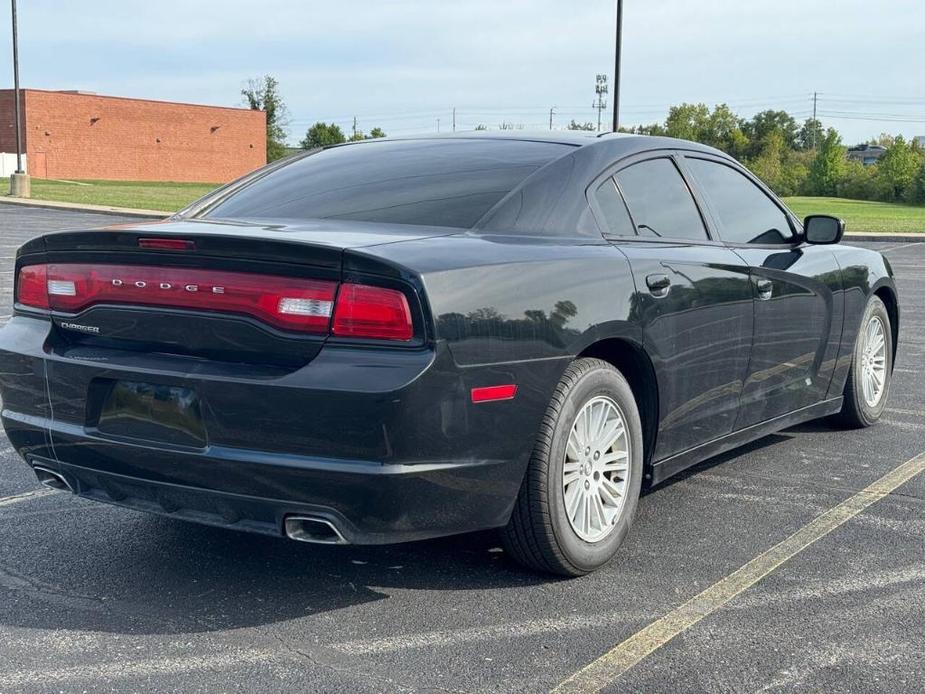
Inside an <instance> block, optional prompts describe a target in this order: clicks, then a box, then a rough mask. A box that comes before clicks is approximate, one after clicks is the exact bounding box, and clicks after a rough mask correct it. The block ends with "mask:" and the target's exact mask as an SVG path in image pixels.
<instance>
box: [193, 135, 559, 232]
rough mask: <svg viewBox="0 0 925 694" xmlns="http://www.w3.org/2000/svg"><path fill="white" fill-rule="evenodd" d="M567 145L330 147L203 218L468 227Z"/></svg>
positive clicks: (488, 142)
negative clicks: (322, 220)
mask: <svg viewBox="0 0 925 694" xmlns="http://www.w3.org/2000/svg"><path fill="white" fill-rule="evenodd" d="M572 149H573V148H572V147H570V146H568V145H561V144H555V143H547V142H523V141H518V140H488V139H486V140H478V141H477V140H463V139H460V140H405V141H401V140H395V141H384V142H365V143H362V144H355V145H346V146H343V147H333V148H331V149H327V150H323V151H321V152H318V153H317V154H313V155H311V156H307V157H304V158H302V159H297V160H296V161H294V162H292V163H291V164H288V165H286V166H283V167H281V168H279V169H277V170H275V171H273V172H271V173H269V174H267V175H266V176H264V177H262V178H259V179H257V180H256V181H255V182H253V183H251V184H250V185H246V186H244V187H243V188H242V189H241V190H239V191H237V192H235V193H232V194H231V196H230V197H228V198H227V199H226V200H224V201H222V202H220V203H219V204H217V205H216V206H215V207H213V208H211V209H207V211H206V212H205V213H204V214H203V216H204V217H207V218H222V219H352V220H357V221H364V222H382V223H394V224H423V225H433V226H451V227H463V228H469V227H472V226H473V225H474V224H475V223H476V222H477V221H478V220H479V219H480V218H481V217H482V216H484V215H485V213H486V212H488V210H490V209H491V208H492V206H494V205H495V204H496V203H497V202H498V201H499V200H501V198H503V197H504V196H505V195H507V194H508V193H509V192H510V191H511V190H513V189H514V188H515V187H516V186H517V185H519V184H520V183H521V182H522V181H523V180H524V179H525V178H527V176H529V175H530V174H532V173H533V172H534V171H536V170H537V169H538V168H540V167H541V166H543V165H545V164H547V163H548V162H550V161H552V160H553V159H556V158H558V157H560V156H562V155H563V154H567V153H568V152H570V151H572Z"/></svg>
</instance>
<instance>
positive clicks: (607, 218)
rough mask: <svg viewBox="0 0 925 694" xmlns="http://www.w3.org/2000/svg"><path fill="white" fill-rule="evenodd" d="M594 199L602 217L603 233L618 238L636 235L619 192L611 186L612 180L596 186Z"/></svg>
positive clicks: (609, 179)
mask: <svg viewBox="0 0 925 694" xmlns="http://www.w3.org/2000/svg"><path fill="white" fill-rule="evenodd" d="M594 199H595V200H596V201H597V206H598V208H599V209H600V211H601V214H602V215H603V216H604V223H605V225H606V229H605V231H606V232H607V233H609V234H617V235H618V236H635V235H636V232H635V230H634V229H633V220H631V219H630V215H629V212H627V210H626V204H625V203H624V202H623V198H622V197H621V195H620V191H618V190H617V187H616V186H615V185H614V184H613V179H612V178H608V179H607V180H606V181H604V182H603V183H602V184H601V185H600V186H598V188H597V190H596V191H595V192H594Z"/></svg>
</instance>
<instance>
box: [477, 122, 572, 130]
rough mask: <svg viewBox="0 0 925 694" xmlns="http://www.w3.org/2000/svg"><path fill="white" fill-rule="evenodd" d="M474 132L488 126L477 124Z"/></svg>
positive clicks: (486, 128) (485, 128)
mask: <svg viewBox="0 0 925 694" xmlns="http://www.w3.org/2000/svg"><path fill="white" fill-rule="evenodd" d="M573 122H574V121H573ZM475 130H488V126H487V125H485V124H484V123H479V124H478V125H476V126H475Z"/></svg>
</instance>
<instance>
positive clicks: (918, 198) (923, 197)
mask: <svg viewBox="0 0 925 694" xmlns="http://www.w3.org/2000/svg"><path fill="white" fill-rule="evenodd" d="M906 199H907V200H908V201H909V202H916V203H925V163H923V164H922V165H921V166H920V167H919V170H918V172H917V173H916V174H915V179H914V180H913V181H912V185H911V186H910V187H909V189H908V190H907V191H906Z"/></svg>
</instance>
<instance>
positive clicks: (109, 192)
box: [32, 178, 219, 212]
mask: <svg viewBox="0 0 925 694" xmlns="http://www.w3.org/2000/svg"><path fill="white" fill-rule="evenodd" d="M218 185H219V184H217V183H169V182H159V181H158V182H152V181H53V180H48V179H43V178H33V179H32V198H33V199H35V200H57V201H59V202H79V203H87V204H90V205H110V206H112V207H136V208H141V209H145V210H163V211H165V212H175V211H177V210H179V209H180V208H182V207H185V206H186V205H188V204H189V203H191V202H192V201H193V200H196V199H197V198H200V197H202V196H203V195H205V194H206V193H208V192H209V191H210V190H213V189H214V188H216V187H217V186H218Z"/></svg>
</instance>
